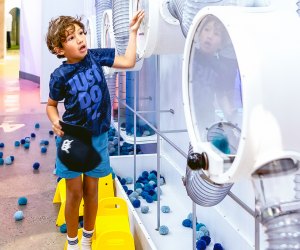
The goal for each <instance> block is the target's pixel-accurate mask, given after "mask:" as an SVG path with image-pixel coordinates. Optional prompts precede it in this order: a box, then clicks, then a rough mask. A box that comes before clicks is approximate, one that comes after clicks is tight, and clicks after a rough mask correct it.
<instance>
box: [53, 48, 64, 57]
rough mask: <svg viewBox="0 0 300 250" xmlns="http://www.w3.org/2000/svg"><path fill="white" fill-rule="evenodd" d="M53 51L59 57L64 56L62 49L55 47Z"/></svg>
mask: <svg viewBox="0 0 300 250" xmlns="http://www.w3.org/2000/svg"><path fill="white" fill-rule="evenodd" d="M54 51H55V54H56V55H60V56H62V55H64V53H65V51H64V50H63V49H62V48H59V47H55V48H54Z"/></svg>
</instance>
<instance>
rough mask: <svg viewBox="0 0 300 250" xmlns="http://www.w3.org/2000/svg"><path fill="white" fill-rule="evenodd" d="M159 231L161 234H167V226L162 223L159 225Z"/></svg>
mask: <svg viewBox="0 0 300 250" xmlns="http://www.w3.org/2000/svg"><path fill="white" fill-rule="evenodd" d="M159 233H160V234H161V235H167V234H168V233H169V228H168V227H167V226H164V225H162V226H160V227H159Z"/></svg>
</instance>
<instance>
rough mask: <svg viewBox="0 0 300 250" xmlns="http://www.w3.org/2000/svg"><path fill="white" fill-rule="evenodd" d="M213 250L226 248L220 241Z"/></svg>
mask: <svg viewBox="0 0 300 250" xmlns="http://www.w3.org/2000/svg"><path fill="white" fill-rule="evenodd" d="M213 250H224V248H223V246H222V245H221V244H220V243H216V244H215V245H214V249H213Z"/></svg>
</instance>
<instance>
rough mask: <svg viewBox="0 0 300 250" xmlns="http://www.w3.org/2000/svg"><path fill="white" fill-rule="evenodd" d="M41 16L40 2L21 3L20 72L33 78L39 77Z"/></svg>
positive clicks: (34, 0)
mask: <svg viewBox="0 0 300 250" xmlns="http://www.w3.org/2000/svg"><path fill="white" fill-rule="evenodd" d="M7 2H9V1H7ZM41 15H42V1H39V0H26V1H22V2H21V11H20V26H21V27H20V71H21V72H25V73H27V74H31V75H34V76H40V75H41V39H40V38H41Z"/></svg>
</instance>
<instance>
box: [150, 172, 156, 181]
mask: <svg viewBox="0 0 300 250" xmlns="http://www.w3.org/2000/svg"><path fill="white" fill-rule="evenodd" d="M148 180H149V181H154V180H156V175H155V174H154V173H151V174H149V176H148Z"/></svg>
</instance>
